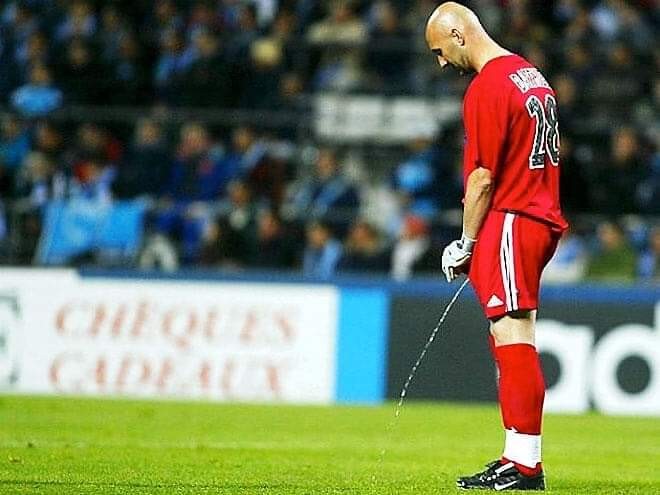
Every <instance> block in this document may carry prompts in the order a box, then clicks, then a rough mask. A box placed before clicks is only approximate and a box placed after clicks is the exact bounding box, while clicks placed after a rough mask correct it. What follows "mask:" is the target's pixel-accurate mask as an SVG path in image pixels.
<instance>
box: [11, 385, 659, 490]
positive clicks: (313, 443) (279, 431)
mask: <svg viewBox="0 0 660 495" xmlns="http://www.w3.org/2000/svg"><path fill="white" fill-rule="evenodd" d="M392 416H393V405H391V404H390V405H386V406H383V407H376V408H370V407H290V406H243V405H220V404H209V403H183V402H138V401H119V400H91V399H89V400H88V399H62V398H34V397H15V396H6V397H0V493H11V494H16V493H52V494H83V493H95V494H96V493H131V494H137V493H140V494H188V493H190V494H193V493H194V494H204V493H214V494H215V493H222V494H224V493H244V494H261V493H278V494H279V493H281V494H329V493H342V494H347V493H351V494H352V493H355V494H358V493H359V494H376V493H379V494H381V493H382V494H385V493H387V494H416V495H418V494H433V493H458V491H457V490H455V489H454V479H455V477H456V476H457V475H458V474H463V473H466V472H471V471H473V470H476V469H477V468H479V467H480V466H481V464H482V463H483V462H486V461H488V460H490V459H491V458H493V457H495V456H496V455H497V454H498V453H499V452H500V449H501V445H500V442H501V438H502V433H501V430H500V425H499V418H498V414H497V410H496V409H495V407H493V406H463V405H456V404H442V405H438V404H419V403H417V404H413V403H411V404H407V405H406V407H405V408H404V410H403V414H402V416H401V418H400V421H399V422H398V424H397V425H396V426H395V428H394V429H393V430H392V431H391V433H390V434H388V433H387V425H388V424H389V423H390V422H391V419H392ZM544 443H545V445H544V447H545V456H544V461H545V465H546V474H547V477H548V488H549V491H550V492H551V493H556V494H565V493H571V494H589V493H598V494H610V493H611V494H614V493H616V494H620V493H641V494H652V493H660V420H658V419H638V418H610V417H603V416H599V415H587V416H576V417H571V416H556V415H549V416H547V418H546V422H545V438H544ZM383 448H387V453H386V455H385V457H384V460H383V462H382V463H379V457H380V451H381V450H382V449H383ZM374 476H375V480H374V479H373V478H374Z"/></svg>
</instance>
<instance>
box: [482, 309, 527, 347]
mask: <svg viewBox="0 0 660 495" xmlns="http://www.w3.org/2000/svg"><path fill="white" fill-rule="evenodd" d="M535 321H536V311H530V310H519V311H513V312H510V313H507V314H506V315H504V316H502V317H501V318H498V319H497V320H495V321H492V322H491V326H490V333H491V334H492V335H493V337H494V339H495V345H496V346H502V345H510V344H531V345H534V323H535Z"/></svg>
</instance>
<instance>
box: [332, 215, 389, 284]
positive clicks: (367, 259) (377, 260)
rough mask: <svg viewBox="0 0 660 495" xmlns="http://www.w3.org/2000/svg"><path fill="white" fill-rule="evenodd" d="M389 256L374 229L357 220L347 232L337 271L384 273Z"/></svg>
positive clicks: (387, 265)
mask: <svg viewBox="0 0 660 495" xmlns="http://www.w3.org/2000/svg"><path fill="white" fill-rule="evenodd" d="M389 255H390V253H389V252H388V251H387V249H386V248H385V246H384V243H383V240H382V239H381V238H380V234H379V232H378V231H377V230H376V229H375V227H374V226H373V225H371V224H369V223H368V222H366V221H364V220H358V221H357V222H356V223H354V224H353V225H352V226H351V228H350V230H349V232H348V236H347V238H346V242H345V243H344V250H343V254H342V256H341V258H340V260H339V263H338V265H337V271H339V272H368V273H386V272H387V270H388V268H389Z"/></svg>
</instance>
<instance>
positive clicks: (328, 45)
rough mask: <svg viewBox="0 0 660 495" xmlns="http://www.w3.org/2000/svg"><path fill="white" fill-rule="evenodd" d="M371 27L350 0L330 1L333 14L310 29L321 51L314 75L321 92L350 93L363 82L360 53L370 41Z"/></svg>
mask: <svg viewBox="0 0 660 495" xmlns="http://www.w3.org/2000/svg"><path fill="white" fill-rule="evenodd" d="M367 34H368V33H367V27H366V25H365V23H364V22H363V21H362V19H360V17H358V16H357V14H356V12H355V8H354V6H353V4H352V3H351V2H350V1H349V0H335V1H333V2H330V15H328V16H327V17H326V18H325V19H323V20H322V21H320V22H317V23H315V24H313V25H312V26H310V28H309V30H308V32H307V39H308V41H309V42H310V43H311V44H312V45H313V46H316V47H317V48H318V50H319V59H320V61H319V65H318V68H317V70H316V73H315V75H314V86H315V87H316V88H317V89H335V90H348V89H353V88H356V87H357V86H358V85H359V84H360V83H361V82H362V70H361V67H360V64H359V61H360V59H359V50H358V48H359V47H361V46H362V45H363V44H365V43H366V41H367Z"/></svg>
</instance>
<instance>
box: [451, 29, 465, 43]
mask: <svg viewBox="0 0 660 495" xmlns="http://www.w3.org/2000/svg"><path fill="white" fill-rule="evenodd" d="M451 37H452V39H453V40H454V42H455V43H456V44H457V45H458V46H463V45H465V38H464V37H463V33H461V32H460V31H459V30H458V29H456V28H454V29H452V30H451Z"/></svg>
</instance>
